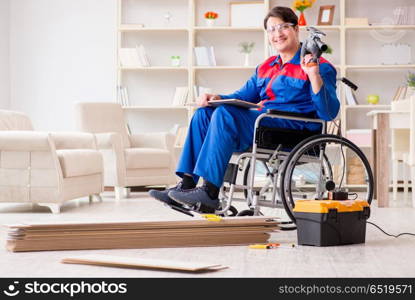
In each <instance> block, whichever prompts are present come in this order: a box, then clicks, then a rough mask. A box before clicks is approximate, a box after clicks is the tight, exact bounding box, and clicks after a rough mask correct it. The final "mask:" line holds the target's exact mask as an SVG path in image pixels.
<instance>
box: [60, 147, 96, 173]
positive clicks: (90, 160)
mask: <svg viewBox="0 0 415 300" xmlns="http://www.w3.org/2000/svg"><path fill="white" fill-rule="evenodd" d="M56 152H57V154H58V158H59V162H60V165H61V168H62V173H63V177H64V178H68V177H76V176H83V175H91V174H97V173H102V172H103V161H102V155H101V153H100V152H98V151H96V150H90V149H72V150H57V151H56Z"/></svg>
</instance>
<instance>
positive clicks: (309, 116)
mask: <svg viewBox="0 0 415 300" xmlns="http://www.w3.org/2000/svg"><path fill="white" fill-rule="evenodd" d="M267 114H270V115H280V116H286V117H297V118H306V119H318V118H317V117H316V115H315V114H314V113H305V114H303V113H297V112H292V111H283V110H277V109H268V110H267Z"/></svg>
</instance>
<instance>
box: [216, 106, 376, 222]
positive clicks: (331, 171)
mask: <svg viewBox="0 0 415 300" xmlns="http://www.w3.org/2000/svg"><path fill="white" fill-rule="evenodd" d="M264 118H281V119H288V120H298V121H304V122H315V123H319V124H321V130H319V131H297V130H290V129H280V128H269V127H263V126H260V123H261V120H262V119H264ZM326 129H327V122H326V121H323V120H320V119H317V118H315V117H314V116H310V115H304V114H299V113H293V112H286V111H277V110H268V111H267V112H266V113H263V114H261V115H259V116H258V118H257V119H256V122H255V131H254V138H253V145H252V149H251V150H250V151H247V152H244V153H234V155H233V158H235V157H236V161H235V160H234V161H232V159H231V162H230V163H229V164H228V167H227V170H226V174H225V180H224V184H223V185H222V187H221V189H220V195H219V200H220V203H221V205H220V208H219V209H218V210H216V211H215V212H214V213H215V214H217V215H223V216H235V215H237V216H257V215H262V212H261V208H262V207H268V208H277V209H283V210H285V212H286V214H287V215H288V217H289V219H290V220H288V221H286V222H284V223H285V224H293V223H295V222H296V220H295V217H294V213H293V209H294V207H295V203H296V201H297V200H300V199H309V200H323V199H331V198H330V193H332V192H333V191H345V192H347V194H348V196H351V197H353V199H357V198H359V199H361V200H366V201H367V202H368V203H369V204H370V203H371V201H372V198H373V186H374V183H373V175H372V171H371V168H370V164H369V162H368V160H367V158H366V156H365V155H364V153H363V152H362V151H361V150H360V149H359V147H357V146H356V145H355V144H353V143H352V142H351V141H349V140H347V139H345V138H343V137H341V136H338V135H332V134H327V133H326ZM348 176H349V177H350V176H351V178H353V176H354V177H355V179H356V176H357V178H358V179H359V180H360V181H359V184H346V180H347V177H348ZM238 192H239V193H241V194H243V196H244V197H243V198H237V197H235V195H236V194H237V193H238ZM331 195H333V194H331ZM234 201H239V202H241V201H242V202H246V204H247V206H248V208H247V209H246V210H243V211H240V212H238V211H237V209H236V208H235V206H233V205H232V204H233V202H234ZM293 229H295V228H293Z"/></svg>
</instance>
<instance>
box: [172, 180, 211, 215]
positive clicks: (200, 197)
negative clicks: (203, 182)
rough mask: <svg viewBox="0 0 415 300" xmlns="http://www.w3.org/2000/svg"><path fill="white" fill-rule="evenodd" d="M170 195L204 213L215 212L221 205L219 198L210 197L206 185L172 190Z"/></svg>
mask: <svg viewBox="0 0 415 300" xmlns="http://www.w3.org/2000/svg"><path fill="white" fill-rule="evenodd" d="M168 196H169V197H170V198H171V199H173V200H175V201H177V202H179V203H181V204H183V205H187V206H189V207H190V208H191V209H193V210H196V211H200V212H204V213H213V212H215V210H216V209H217V208H218V207H219V200H218V199H211V198H210V197H209V195H208V193H207V188H206V186H202V187H197V188H194V189H190V190H181V191H179V190H172V191H170V192H169V194H168Z"/></svg>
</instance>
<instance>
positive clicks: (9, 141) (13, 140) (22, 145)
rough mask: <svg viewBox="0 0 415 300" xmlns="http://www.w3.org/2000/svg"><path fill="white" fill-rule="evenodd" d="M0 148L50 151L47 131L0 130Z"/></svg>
mask: <svg viewBox="0 0 415 300" xmlns="http://www.w3.org/2000/svg"><path fill="white" fill-rule="evenodd" d="M0 149H1V150H3V151H51V150H52V148H51V144H50V138H49V134H48V133H47V132H35V131H18V130H8V131H0Z"/></svg>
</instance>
